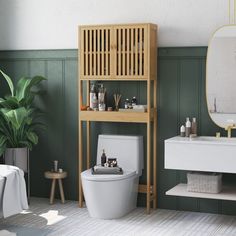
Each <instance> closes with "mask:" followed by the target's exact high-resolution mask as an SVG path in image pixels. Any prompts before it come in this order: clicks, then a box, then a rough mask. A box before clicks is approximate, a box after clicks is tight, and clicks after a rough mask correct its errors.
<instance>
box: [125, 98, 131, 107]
mask: <svg viewBox="0 0 236 236" xmlns="http://www.w3.org/2000/svg"><path fill="white" fill-rule="evenodd" d="M129 107H130V102H129V99H128V98H126V99H125V109H129Z"/></svg>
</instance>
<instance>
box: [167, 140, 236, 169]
mask: <svg viewBox="0 0 236 236" xmlns="http://www.w3.org/2000/svg"><path fill="white" fill-rule="evenodd" d="M165 168H166V169H179V170H193V171H210V172H222V173H236V138H216V137H208V136H199V137H196V138H193V139H191V140H190V139H189V138H182V137H180V136H176V137H173V138H170V139H167V140H165Z"/></svg>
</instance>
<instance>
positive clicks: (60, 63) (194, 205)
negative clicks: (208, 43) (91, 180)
mask: <svg viewBox="0 0 236 236" xmlns="http://www.w3.org/2000/svg"><path fill="white" fill-rule="evenodd" d="M205 60H206V48H205V47H195V48H160V49H159V56H158V73H159V75H158V81H159V86H158V104H159V106H158V124H159V125H158V130H157V132H158V143H157V150H158V165H157V168H158V207H159V208H167V209H178V210H190V211H203V212H216V213H225V214H235V213H236V203H234V202H230V201H217V200H201V199H194V198H182V197H170V196H165V191H166V190H168V189H169V188H171V187H173V186H174V185H175V184H177V183H179V182H181V181H186V178H185V172H184V171H175V170H165V169H164V140H165V139H166V138H169V137H172V136H174V135H177V134H178V131H179V126H180V125H181V124H182V123H184V120H185V117H186V116H190V117H193V116H194V117H197V120H198V131H199V134H201V135H214V134H215V132H216V131H221V132H222V134H223V135H225V131H223V130H221V129H219V128H218V127H216V126H215V125H214V123H213V122H212V121H211V120H210V118H209V116H208V113H207V107H206V99H205V62H206V61H205ZM0 68H1V69H4V70H5V71H6V72H7V73H8V74H9V75H11V76H12V77H13V78H16V79H17V78H19V77H20V76H22V75H29V76H33V75H36V74H40V75H44V76H46V77H47V78H48V80H47V81H46V82H44V84H43V89H44V90H45V94H44V96H43V98H42V99H38V100H37V101H36V102H37V104H38V105H39V106H40V107H41V108H42V109H43V110H44V111H45V112H46V118H45V122H46V124H47V129H46V131H45V132H41V133H40V143H39V145H37V146H36V147H35V148H34V149H33V151H32V152H31V153H30V163H31V165H30V167H31V188H32V191H31V195H32V196H38V197H48V196H49V192H50V181H48V180H46V179H44V176H43V173H44V171H46V170H50V169H51V167H52V161H53V160H54V159H58V160H59V163H60V166H61V167H62V168H64V169H65V170H67V171H68V173H69V175H68V178H67V179H66V180H65V182H64V184H65V196H66V199H77V194H78V192H77V190H78V182H77V167H78V162H77V151H78V150H77V144H78V139H77V118H78V116H77V106H78V103H77V91H78V90H77V51H76V50H40V51H33V50H32V51H30V50H29V51H2V52H0ZM106 87H107V89H108V91H109V96H110V95H111V94H112V93H113V92H114V91H116V90H117V89H119V91H120V92H121V93H122V94H123V96H124V97H130V96H133V95H136V96H137V98H138V101H139V102H145V84H144V82H141V83H138V82H126V83H123V82H122V83H119V82H114V83H107V84H106ZM6 89H7V88H6V84H5V83H4V82H3V81H2V80H0V93H1V94H2V93H3V91H6ZM100 132H103V133H120V134H130V133H133V134H143V135H144V136H145V125H139V124H120V123H110V124H107V123H93V125H92V147H93V150H92V156H93V157H95V155H96V138H97V135H98V134H99V133H100ZM93 159H94V158H93ZM93 162H94V160H93ZM144 174H145V173H144ZM144 176H145V175H144ZM224 181H226V182H229V183H235V182H236V177H235V176H234V175H224ZM141 182H145V177H142V179H141ZM144 204H145V199H144V195H140V196H139V205H144Z"/></svg>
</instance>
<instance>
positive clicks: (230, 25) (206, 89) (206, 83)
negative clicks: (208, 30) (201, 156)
mask: <svg viewBox="0 0 236 236" xmlns="http://www.w3.org/2000/svg"><path fill="white" fill-rule="evenodd" d="M226 27H235V28H236V24H228V25H223V26H221V27H220V28H218V29H216V30H215V32H214V33H213V34H212V37H211V39H210V40H209V44H208V49H207V57H206V82H205V85H206V86H205V87H206V88H205V93H206V101H207V111H208V114H209V116H210V118H211V120H212V121H213V122H214V123H215V124H216V125H217V126H219V127H221V128H226V127H227V126H228V125H229V124H228V125H227V123H226V122H225V126H222V125H221V124H218V123H217V122H216V121H215V120H214V119H213V118H212V115H211V113H210V102H209V99H208V97H209V95H208V81H209V78H208V64H209V54H210V53H209V52H210V50H211V45H212V41H213V39H214V36H215V35H216V34H217V32H219V31H220V30H222V29H223V28H226ZM235 38H236V35H235ZM235 77H236V75H235ZM235 92H236V90H235ZM235 123H236V113H235V121H234V124H235Z"/></svg>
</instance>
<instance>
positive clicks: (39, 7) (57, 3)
mask: <svg viewBox="0 0 236 236" xmlns="http://www.w3.org/2000/svg"><path fill="white" fill-rule="evenodd" d="M231 2H232V3H233V0H231ZM122 22H125V23H131V22H134V23H135V22H152V23H157V24H158V25H159V26H160V31H159V33H160V34H159V45H160V46H162V47H163V46H165V47H166V46H168V47H169V46H172V47H173V46H185V47H186V46H206V45H207V44H208V40H209V38H210V36H211V35H212V33H213V32H214V31H215V29H216V28H218V27H219V26H221V25H223V24H228V23H229V20H228V0H197V1H196V0H148V1H145V0H128V1H127V0H119V1H117V0H102V1H98V0H86V1H82V0H81V1H78V0H66V1H65V0H50V1H49V0H40V1H37V0H7V1H6V0H0V30H1V37H0V50H14V49H15V50H20V49H74V48H77V26H78V25H81V24H107V23H108V24H112V23H122Z"/></svg>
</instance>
